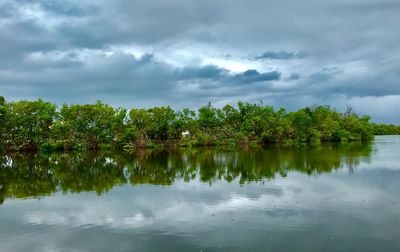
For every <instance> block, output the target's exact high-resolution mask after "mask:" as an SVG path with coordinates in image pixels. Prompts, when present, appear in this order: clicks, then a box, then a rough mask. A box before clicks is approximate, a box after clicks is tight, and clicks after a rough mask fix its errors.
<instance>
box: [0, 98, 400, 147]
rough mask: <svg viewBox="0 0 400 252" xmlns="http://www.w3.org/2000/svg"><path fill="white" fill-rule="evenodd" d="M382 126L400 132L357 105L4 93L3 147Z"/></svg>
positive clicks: (327, 135) (284, 138) (244, 140)
mask: <svg viewBox="0 0 400 252" xmlns="http://www.w3.org/2000/svg"><path fill="white" fill-rule="evenodd" d="M374 134H400V127H399V126H395V125H383V124H373V123H371V122H370V117H369V116H359V115H358V114H356V113H355V112H354V111H353V110H352V108H351V107H349V108H348V109H347V111H346V112H345V113H340V112H338V111H336V110H334V109H331V108H330V107H328V106H318V107H306V108H302V109H300V110H298V111H295V112H289V113H287V112H286V111H285V109H282V108H281V109H279V110H274V108H273V107H270V106H264V105H263V104H262V103H258V104H252V103H243V102H239V103H238V105H237V107H234V106H231V105H226V106H224V107H223V108H222V109H220V108H215V107H213V106H212V105H211V103H208V104H207V105H206V106H203V107H200V108H199V110H198V111H197V112H195V111H193V110H190V109H187V108H185V109H183V110H182V111H174V110H173V109H172V108H171V107H169V106H166V107H165V106H161V107H154V108H150V109H131V110H129V111H127V110H126V109H122V108H118V109H115V108H113V107H111V106H109V105H107V104H103V103H101V102H99V101H98V102H96V103H95V104H85V105H79V104H73V105H67V104H64V105H62V106H61V107H59V108H58V107H57V106H56V105H54V104H52V103H49V102H44V101H42V100H40V99H39V100H37V101H18V102H9V103H8V102H6V101H5V99H4V98H3V97H1V96H0V136H1V141H0V147H1V146H3V147H5V148H6V149H14V150H21V149H40V150H42V151H46V152H51V151H58V150H62V149H63V150H74V149H77V150H87V149H110V148H118V149H132V148H136V147H151V148H153V147H155V146H157V147H158V146H216V145H218V146H228V147H233V146H236V145H238V144H241V145H248V144H256V145H257V144H260V143H279V144H284V145H296V144H297V143H302V142H304V143H323V142H351V141H369V140H371V139H372V138H373V136H374Z"/></svg>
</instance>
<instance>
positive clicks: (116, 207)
mask: <svg viewBox="0 0 400 252" xmlns="http://www.w3.org/2000/svg"><path fill="white" fill-rule="evenodd" d="M399 153H400V137H397V136H382V137H377V138H376V140H375V141H374V143H372V144H358V143H349V144H339V145H322V146H314V147H300V148H295V149H288V148H277V147H268V148H263V149H260V148H249V149H244V150H236V151H227V150H217V149H183V150H169V151H160V150H146V151H140V152H137V153H134V154H130V155H122V154H118V153H62V154H51V155H43V154H41V155H39V154H27V153H25V154H18V153H8V154H4V153H3V154H2V155H0V251H400V155H399Z"/></svg>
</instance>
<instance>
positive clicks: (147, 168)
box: [0, 143, 372, 204]
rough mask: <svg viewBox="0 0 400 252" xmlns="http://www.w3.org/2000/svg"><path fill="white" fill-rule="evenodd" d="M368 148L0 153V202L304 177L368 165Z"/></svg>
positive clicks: (340, 145) (321, 147)
mask: <svg viewBox="0 0 400 252" xmlns="http://www.w3.org/2000/svg"><path fill="white" fill-rule="evenodd" d="M371 150H372V149H371V145H368V144H367V145H366V144H360V143H348V144H335V145H319V146H317V147H309V146H304V147H296V148H293V149H287V148H279V147H277V146H274V147H272V146H271V147H267V148H263V149H262V148H260V149H247V150H237V151H226V150H217V149H209V148H198V149H190V148H188V149H183V150H181V149H172V150H141V151H138V152H135V153H132V154H130V155H127V154H124V155H121V154H118V153H112V152H107V153H96V152H89V153H53V154H49V155H45V154H38V153H35V154H33V153H7V154H4V153H3V154H1V155H0V204H1V203H3V202H4V200H5V199H7V198H29V197H40V196H46V195H50V194H52V193H54V192H57V191H61V192H63V193H79V192H87V191H90V192H96V193H97V194H102V193H105V192H107V191H109V190H110V189H111V188H113V187H114V186H117V185H124V184H126V183H130V184H132V185H137V184H154V185H171V184H173V183H174V182H175V181H176V180H183V181H186V182H189V181H191V180H194V179H198V180H200V181H202V182H205V183H210V185H212V183H213V182H214V181H217V180H225V181H227V182H231V181H234V180H236V181H238V182H239V183H241V184H243V183H249V182H255V181H264V180H268V179H273V178H275V177H276V176H282V177H285V176H287V175H288V174H289V173H290V172H300V173H304V174H308V175H318V174H321V173H328V172H331V171H333V170H338V169H342V168H347V169H348V170H349V171H350V172H352V171H353V169H354V168H355V167H357V166H358V165H359V163H360V162H369V160H370V153H371Z"/></svg>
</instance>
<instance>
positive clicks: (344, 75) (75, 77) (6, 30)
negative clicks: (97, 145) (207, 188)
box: [0, 0, 400, 123]
mask: <svg viewBox="0 0 400 252" xmlns="http://www.w3.org/2000/svg"><path fill="white" fill-rule="evenodd" d="M287 4H290V6H291V8H287V7H286V6H287V5H286V4H282V3H281V2H279V1H272V0H271V1H262V0H251V2H250V3H248V2H246V3H244V2H242V1H238V0H233V1H231V0H213V1H211V0H204V1H184V0H171V1H168V3H166V2H164V1H161V0H149V1H126V0H117V1H113V2H112V3H111V2H110V1H106V0H98V1H93V0H83V1H77V0H67V1H63V2H59V1H57V2H52V1H47V0H35V1H27V0H19V1H11V0H3V1H1V3H0V41H1V42H2V43H1V47H0V93H1V95H3V96H5V97H6V98H7V99H13V100H15V99H24V98H29V99H35V98H38V97H42V98H44V99H48V100H51V101H53V102H57V103H61V102H80V103H84V102H92V101H94V100H97V99H102V100H104V101H105V102H108V103H111V104H113V105H118V106H125V107H129V106H142V107H149V106H153V105H161V104H162V105H165V104H174V105H175V106H177V107H184V106H190V107H198V106H200V105H202V104H205V103H207V102H208V101H212V102H214V103H215V104H217V105H222V104H223V103H226V102H231V103H235V102H237V101H238V100H244V101H250V102H255V101H257V100H259V99H263V100H264V101H265V102H267V103H269V104H271V105H275V106H289V108H290V109H297V108H299V107H300V106H303V105H304V104H306V105H310V104H314V103H318V104H319V103H323V104H328V105H332V106H334V107H340V106H341V104H342V102H343V103H349V101H351V100H354V99H356V98H357V99H361V100H364V101H367V100H368V99H370V98H369V97H376V98H382V99H380V101H381V102H382V103H383V104H386V105H387V106H389V105H390V104H392V102H393V101H392V99H398V97H399V96H400V89H399V87H400V85H399V83H398V80H399V79H400V76H399V73H400V71H399V69H400V56H399V55H400V45H399V44H398V41H399V39H400V35H399V33H398V32H397V29H398V28H397V26H396V24H397V23H398V12H399V11H400V3H399V2H398V1H397V0H385V1H381V2H379V3H377V2H376V1H372V0H367V1H362V2H360V1H357V2H351V3H350V2H348V1H344V0H338V1H330V2H324V3H321V1H317V0H311V1H310V2H309V3H308V4H307V5H304V4H303V3H301V2H299V1H295V0H291V1H289V2H288V3H287ZM310 12H312V13H313V15H308V13H310ZM332 13H335V15H332ZM328 17H329V18H328ZM249 55H252V56H251V57H249ZM389 96H391V97H396V98H391V99H390V102H389V100H388V99H386V98H385V97H389ZM338 97H340V99H339V98H338ZM386 105H382V107H384V106H386ZM364 107H365V110H362V111H361V112H363V113H374V114H373V116H379V117H380V118H385V120H388V122H399V123H400V121H399V119H398V118H399V117H398V116H397V114H396V113H395V112H387V111H384V112H382V113H385V115H384V116H381V115H380V114H377V113H376V112H374V111H375V110H370V108H367V107H366V106H364ZM388 111H389V110H388Z"/></svg>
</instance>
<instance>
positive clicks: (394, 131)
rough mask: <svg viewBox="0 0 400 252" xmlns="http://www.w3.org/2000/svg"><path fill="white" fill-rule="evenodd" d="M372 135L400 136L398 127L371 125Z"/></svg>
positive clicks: (399, 127)
mask: <svg viewBox="0 0 400 252" xmlns="http://www.w3.org/2000/svg"><path fill="white" fill-rule="evenodd" d="M372 128H373V132H374V135H400V126H397V125H393V124H388V125H387V124H372Z"/></svg>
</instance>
